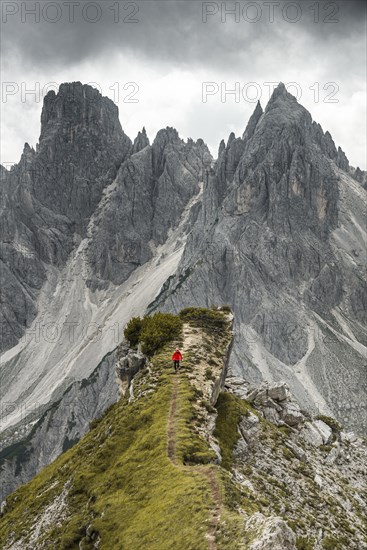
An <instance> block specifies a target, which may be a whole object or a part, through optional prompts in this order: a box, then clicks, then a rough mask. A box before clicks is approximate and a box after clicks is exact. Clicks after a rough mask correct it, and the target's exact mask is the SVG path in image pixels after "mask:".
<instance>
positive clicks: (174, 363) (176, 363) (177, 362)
mask: <svg viewBox="0 0 367 550" xmlns="http://www.w3.org/2000/svg"><path fill="white" fill-rule="evenodd" d="M173 366H174V369H175V371H177V370H178V369H179V368H180V361H173Z"/></svg>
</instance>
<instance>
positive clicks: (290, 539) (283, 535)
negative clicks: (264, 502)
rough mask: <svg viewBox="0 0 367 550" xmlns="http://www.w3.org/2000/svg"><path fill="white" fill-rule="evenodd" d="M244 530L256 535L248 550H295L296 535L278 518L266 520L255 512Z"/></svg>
mask: <svg viewBox="0 0 367 550" xmlns="http://www.w3.org/2000/svg"><path fill="white" fill-rule="evenodd" d="M246 530H250V531H254V532H255V533H256V535H255V540H254V541H253V542H252V543H251V545H250V546H249V550H296V535H295V534H294V533H293V531H292V529H291V528H290V527H289V526H288V524H287V523H286V522H285V521H284V520H283V519H282V518H280V517H275V516H273V517H268V518H266V517H265V516H263V514H261V513H260V512H257V513H256V514H254V515H253V516H252V517H251V518H250V519H249V520H248V521H247V523H246Z"/></svg>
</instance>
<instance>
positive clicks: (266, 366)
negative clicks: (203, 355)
mask: <svg viewBox="0 0 367 550" xmlns="http://www.w3.org/2000/svg"><path fill="white" fill-rule="evenodd" d="M366 207H367V201H366V192H365V189H363V187H362V186H361V185H360V184H359V183H357V182H356V181H355V180H354V179H353V178H352V177H351V173H350V172H349V163H348V160H347V158H346V156H345V154H344V153H343V152H342V151H341V149H340V148H339V149H337V148H336V147H335V145H334V142H333V140H332V138H331V136H330V134H329V133H328V132H326V133H325V134H324V133H323V131H322V129H321V127H320V125H319V124H317V123H316V122H313V121H312V118H311V115H310V114H309V113H308V111H307V110H306V109H304V108H303V107H302V106H301V105H299V104H298V103H297V101H296V99H295V98H294V97H293V96H292V95H291V94H289V93H288V92H287V91H286V89H285V87H284V85H283V84H280V85H279V86H278V88H277V89H276V90H275V91H274V93H273V95H272V97H271V99H270V101H269V103H268V105H267V107H266V109H265V112H262V109H261V107H260V105H258V106H257V107H256V109H255V112H254V114H253V116H252V117H251V119H250V121H249V123H248V126H247V128H246V130H245V132H244V135H243V137H242V138H236V137H235V136H234V134H231V135H230V136H229V139H228V142H227V144H226V145H225V144H224V142H222V143H221V145H220V149H219V156H218V160H217V161H216V163H215V165H214V166H213V168H212V169H210V170H209V171H208V174H207V179H206V181H205V185H204V191H203V198H202V201H201V202H200V205H198V207H197V208H196V210H195V211H194V212H193V214H192V217H191V227H192V231H191V233H190V235H189V237H188V241H187V245H186V247H185V251H184V254H183V256H182V258H181V261H180V265H179V268H178V270H177V273H176V275H175V277H174V278H171V279H170V281H169V285H168V284H167V287H166V288H165V291H164V292H163V293H162V295H161V296H160V297H159V300H157V301H156V302H155V304H154V307H153V308H152V309H155V308H157V307H158V308H164V309H167V310H169V311H177V310H178V309H180V308H181V307H184V306H188V305H192V304H196V305H205V306H209V305H211V304H213V303H217V304H221V303H226V304H227V303H228V304H230V305H231V306H232V307H233V308H234V311H235V315H236V328H235V330H236V339H235V346H234V351H233V354H232V359H231V370H232V373H234V374H236V375H240V376H243V377H244V378H245V379H248V380H252V381H260V380H261V379H262V378H265V379H272V380H274V381H278V380H281V379H284V378H286V379H287V380H288V382H289V384H290V386H291V389H292V391H293V393H294V394H295V395H296V396H297V398H298V399H299V400H300V401H301V403H302V404H303V406H305V407H307V408H310V407H311V408H314V409H325V410H329V411H330V412H332V413H333V414H334V415H336V417H337V418H339V419H340V420H341V421H342V422H344V423H345V424H346V425H347V426H349V427H350V428H353V429H357V430H360V431H364V432H365V431H366V428H367V424H366V421H367V420H366V419H367V403H366V389H367V363H366V351H367V348H366V345H367V330H366V325H367V284H366V277H365V274H366V271H365V268H366V242H367V234H366V231H365V229H366V223H365V222H366V219H367V218H366V214H367V208H366ZM186 275H187V276H186ZM184 277H185V281H184V282H182V279H183V278H184Z"/></svg>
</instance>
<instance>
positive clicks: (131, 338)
mask: <svg viewBox="0 0 367 550" xmlns="http://www.w3.org/2000/svg"><path fill="white" fill-rule="evenodd" d="M142 329H143V320H142V319H141V318H140V317H133V318H132V319H130V321H129V322H128V324H127V325H126V327H125V330H124V336H125V338H126V340H128V342H129V344H130V346H131V347H132V348H136V347H137V345H138V344H139V342H140V336H141V331H142Z"/></svg>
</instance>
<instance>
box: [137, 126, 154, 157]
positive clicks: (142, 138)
mask: <svg viewBox="0 0 367 550" xmlns="http://www.w3.org/2000/svg"><path fill="white" fill-rule="evenodd" d="M148 145H150V142H149V138H148V136H147V133H146V130H145V126H143V129H142V131H141V132H139V133H138V135H137V136H136V138H135V140H134V145H133V153H138V152H139V151H141V150H142V149H144V148H145V147H147V146H148Z"/></svg>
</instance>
